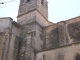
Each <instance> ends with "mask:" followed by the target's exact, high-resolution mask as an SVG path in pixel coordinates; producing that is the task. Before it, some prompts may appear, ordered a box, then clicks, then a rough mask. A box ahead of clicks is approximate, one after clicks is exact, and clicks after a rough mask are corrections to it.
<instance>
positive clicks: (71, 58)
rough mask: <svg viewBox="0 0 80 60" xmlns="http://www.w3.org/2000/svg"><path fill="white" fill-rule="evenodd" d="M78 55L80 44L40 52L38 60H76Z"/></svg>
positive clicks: (37, 55) (37, 56)
mask: <svg viewBox="0 0 80 60" xmlns="http://www.w3.org/2000/svg"><path fill="white" fill-rule="evenodd" d="M77 54H80V43H79V44H71V45H67V46H63V47H59V48H55V49H52V50H47V51H44V52H39V53H37V54H36V60H75V59H76V55H77ZM44 56H45V57H44Z"/></svg>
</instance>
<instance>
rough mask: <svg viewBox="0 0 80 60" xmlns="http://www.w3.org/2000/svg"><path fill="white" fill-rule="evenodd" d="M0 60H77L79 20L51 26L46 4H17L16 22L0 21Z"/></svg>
mask: <svg viewBox="0 0 80 60" xmlns="http://www.w3.org/2000/svg"><path fill="white" fill-rule="evenodd" d="M0 60H80V16H79V17H76V18H72V19H69V20H66V21H61V22H58V23H56V24H55V23H52V22H50V21H48V2H47V1H46V0H20V7H19V12H18V17H17V22H15V21H13V19H11V18H10V17H4V18H0Z"/></svg>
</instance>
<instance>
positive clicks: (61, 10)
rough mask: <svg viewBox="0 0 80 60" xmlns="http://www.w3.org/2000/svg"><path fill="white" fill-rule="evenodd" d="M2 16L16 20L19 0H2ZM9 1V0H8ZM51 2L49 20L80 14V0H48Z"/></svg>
mask: <svg viewBox="0 0 80 60" xmlns="http://www.w3.org/2000/svg"><path fill="white" fill-rule="evenodd" d="M1 1H3V2H7V3H6V4H3V5H2V4H0V17H12V18H13V19H14V20H16V16H17V14H18V7H19V0H12V2H10V1H11V0H0V2H1ZM8 1H9V2H8ZM47 1H48V3H49V6H48V11H49V19H48V20H49V21H52V22H54V23H57V22H59V21H63V20H67V19H70V18H74V17H77V16H80V0H47Z"/></svg>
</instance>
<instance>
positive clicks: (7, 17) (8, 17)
mask: <svg viewBox="0 0 80 60" xmlns="http://www.w3.org/2000/svg"><path fill="white" fill-rule="evenodd" d="M0 19H10V20H13V19H12V18H11V17H0Z"/></svg>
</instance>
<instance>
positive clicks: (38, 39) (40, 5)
mask: <svg viewBox="0 0 80 60" xmlns="http://www.w3.org/2000/svg"><path fill="white" fill-rule="evenodd" d="M17 18H18V23H19V24H20V26H21V32H20V36H19V37H20V48H19V55H18V60H35V55H36V53H35V52H39V51H42V50H43V40H44V39H43V36H44V35H43V27H46V26H48V25H49V22H48V3H47V1H46V0H20V7H19V13H18V17H17Z"/></svg>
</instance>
